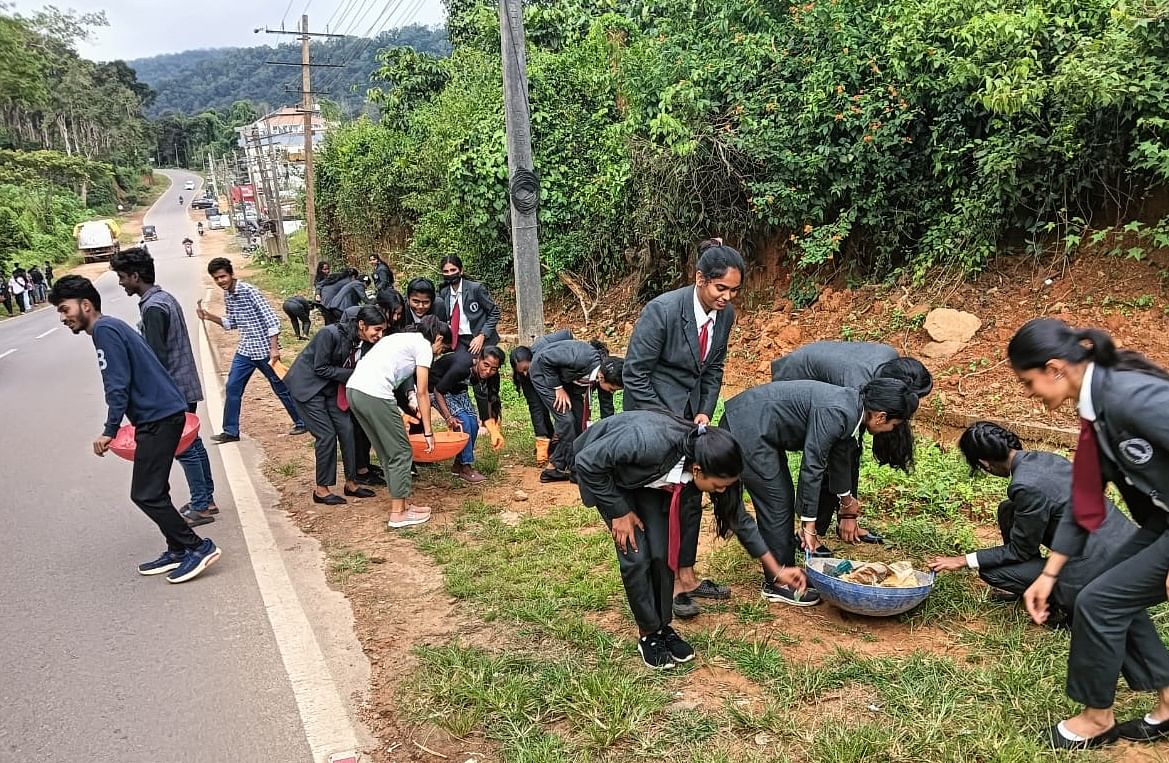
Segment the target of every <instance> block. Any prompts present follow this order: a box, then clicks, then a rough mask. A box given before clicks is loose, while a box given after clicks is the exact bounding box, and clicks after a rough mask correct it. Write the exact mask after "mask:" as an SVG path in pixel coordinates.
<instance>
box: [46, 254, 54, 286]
mask: <svg viewBox="0 0 1169 763" xmlns="http://www.w3.org/2000/svg"><path fill="white" fill-rule="evenodd" d="M45 283H47V284H48V285H49V288H50V289H51V288H53V266H52V264H51V263H50V262H49V261H48V260H45Z"/></svg>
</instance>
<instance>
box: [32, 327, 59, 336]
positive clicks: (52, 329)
mask: <svg viewBox="0 0 1169 763" xmlns="http://www.w3.org/2000/svg"><path fill="white" fill-rule="evenodd" d="M59 328H61V327H60V326H57V327H55V328H51V329H49V330H48V331H46V332H45V333H43V334H37V335H36V338H37V339H44V338H45V337H47V336H48V335H49V334H52V333H53V332H54V331H56V330H57V329H59Z"/></svg>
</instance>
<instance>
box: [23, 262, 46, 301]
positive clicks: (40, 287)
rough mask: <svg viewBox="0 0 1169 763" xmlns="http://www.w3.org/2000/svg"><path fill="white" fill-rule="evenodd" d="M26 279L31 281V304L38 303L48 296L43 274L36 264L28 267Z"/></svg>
mask: <svg viewBox="0 0 1169 763" xmlns="http://www.w3.org/2000/svg"><path fill="white" fill-rule="evenodd" d="M28 280H29V281H30V282H31V283H32V301H33V304H40V303H41V302H45V301H47V300H48V298H49V291H48V289H47V288H46V287H45V274H44V273H42V272H41V269H40V268H38V267H37V266H36V265H33V266H32V267H31V268H29V269H28Z"/></svg>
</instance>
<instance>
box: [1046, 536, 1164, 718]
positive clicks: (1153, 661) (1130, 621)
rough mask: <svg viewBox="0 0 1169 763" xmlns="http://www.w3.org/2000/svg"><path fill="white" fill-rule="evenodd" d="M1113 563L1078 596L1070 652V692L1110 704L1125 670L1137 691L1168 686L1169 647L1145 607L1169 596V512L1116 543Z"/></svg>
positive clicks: (1098, 703)
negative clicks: (1168, 577) (1168, 588)
mask: <svg viewBox="0 0 1169 763" xmlns="http://www.w3.org/2000/svg"><path fill="white" fill-rule="evenodd" d="M1113 562H1114V563H1113V564H1112V565H1111V566H1110V567H1109V568H1108V570H1107V571H1105V572H1104V573H1102V574H1101V575H1100V576H1099V577H1097V578H1096V579H1094V580H1092V581H1091V582H1090V583H1088V584H1087V585H1086V586H1084V588H1083V589H1082V590H1081V591H1080V594H1079V596H1077V597H1076V603H1075V609H1074V614H1073V617H1072V643H1071V650H1070V652H1069V654H1068V681H1067V691H1068V696H1069V697H1071V698H1072V699H1074V700H1076V701H1077V702H1080V703H1082V704H1084V705H1086V706H1088V707H1094V708H1105V707H1111V706H1112V704H1113V702H1114V701H1115V699H1116V680H1117V677H1118V676H1119V675H1123V676H1124V679H1125V681H1126V682H1127V683H1128V685H1129V686H1130V687H1131V688H1132V689H1134V690H1136V691H1155V690H1157V689H1162V688H1164V687H1167V686H1169V651H1167V650H1166V649H1165V644H1164V643H1163V642H1162V641H1161V638H1160V636H1158V635H1157V629H1156V627H1154V625H1153V622H1152V620H1150V619H1149V615H1148V613H1147V612H1146V610H1147V609H1148V608H1149V607H1153V606H1156V605H1157V604H1160V603H1161V602H1163V601H1165V577H1166V575H1167V574H1169V529H1167V525H1166V516H1165V515H1164V514H1160V515H1158V516H1154V517H1153V518H1152V521H1151V522H1150V523H1149V524H1147V525H1144V526H1142V527H1141V528H1140V529H1139V530H1137V532H1136V533H1134V534H1133V536H1132V537H1131V538H1130V539H1129V540H1128V542H1127V543H1125V544H1124V545H1123V546H1121V547H1120V548H1119V549H1117V551H1116V553H1115V555H1114V556H1113Z"/></svg>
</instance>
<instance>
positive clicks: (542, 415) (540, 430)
mask: <svg viewBox="0 0 1169 763" xmlns="http://www.w3.org/2000/svg"><path fill="white" fill-rule="evenodd" d="M520 392H521V393H522V394H523V396H524V401H525V402H526V403H527V404H528V416H529V417H530V418H531V419H532V432H533V433H534V434H535V435H536V437H546V438H548V439H551V438H552V419H551V418H550V417H549V416H548V408H547V407H545V405H544V401H543V400H541V399H540V393H539V392H536V388H535V387H534V386H532V380H531V379H529V378H528V377H526V376H521V377H520Z"/></svg>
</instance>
